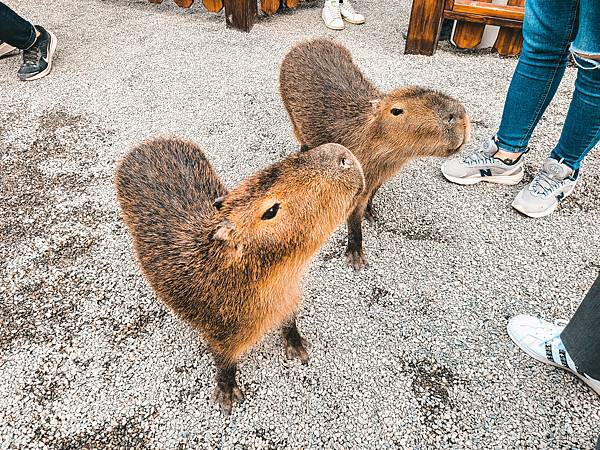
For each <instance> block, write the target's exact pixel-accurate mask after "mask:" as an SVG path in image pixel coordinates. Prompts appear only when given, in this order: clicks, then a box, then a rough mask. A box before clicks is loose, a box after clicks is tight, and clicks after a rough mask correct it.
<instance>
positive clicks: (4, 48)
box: [0, 41, 19, 58]
mask: <svg viewBox="0 0 600 450" xmlns="http://www.w3.org/2000/svg"><path fill="white" fill-rule="evenodd" d="M11 53H12V54H14V55H16V54H17V53H19V52H18V51H17V49H16V48H15V47H13V46H12V45H9V44H7V43H6V42H2V41H0V58H2V57H3V56H6V55H10V54H11Z"/></svg>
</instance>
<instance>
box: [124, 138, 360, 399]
mask: <svg viewBox="0 0 600 450" xmlns="http://www.w3.org/2000/svg"><path fill="white" fill-rule="evenodd" d="M116 188H117V196H118V200H119V203H120V206H121V211H122V215H123V219H124V221H125V223H126V225H127V227H128V228H129V231H130V234H131V237H132V240H133V245H134V248H135V253H136V255H137V257H138V260H139V262H140V266H141V268H142V271H143V272H144V274H145V276H146V278H147V279H148V281H149V283H150V285H151V286H152V287H153V288H154V290H155V291H156V293H157V294H158V296H159V297H160V298H161V299H162V300H163V301H164V302H165V303H166V304H167V305H168V306H169V307H171V308H172V309H173V310H174V311H175V312H176V313H177V314H178V315H179V316H180V317H181V318H183V319H184V320H185V321H187V322H188V323H189V324H191V325H192V326H193V327H194V328H196V329H197V330H198V331H200V332H201V334H202V336H203V337H204V339H205V341H206V343H207V345H208V346H209V348H210V350H211V351H212V353H213V354H214V356H215V359H216V363H217V367H218V372H217V381H218V383H217V399H218V401H219V402H220V403H221V405H222V406H223V408H224V409H225V410H226V411H228V410H230V409H231V404H232V402H233V401H234V400H236V399H237V400H239V399H240V398H241V391H240V390H239V388H238V387H237V385H236V383H235V363H236V361H237V360H238V359H239V357H240V356H241V355H242V354H243V353H244V352H245V351H246V350H248V349H249V348H250V347H251V346H252V345H253V344H254V343H255V342H256V341H258V340H259V339H260V338H261V336H262V335H263V334H264V333H265V332H266V331H268V330H269V329H270V328H272V327H274V326H276V325H279V324H281V323H284V322H286V321H288V325H287V326H286V327H285V328H284V338H285V339H286V343H287V347H286V352H287V354H288V355H289V356H298V357H300V358H301V359H302V360H303V361H306V360H307V358H308V355H307V353H306V350H305V348H304V341H303V339H302V338H301V337H300V335H299V334H298V330H297V329H296V324H295V319H294V315H295V311H296V309H297V307H298V304H299V301H300V297H301V295H300V288H299V285H300V279H301V276H302V274H303V271H304V269H305V266H306V264H307V263H308V261H309V260H310V259H311V258H312V256H313V255H314V254H315V253H316V251H317V250H318V249H319V248H320V247H321V245H322V244H323V243H324V242H325V240H326V239H327V238H328V237H329V235H330V234H331V233H332V232H333V230H334V229H335V228H336V226H337V225H338V224H339V223H340V222H341V221H343V220H344V219H345V218H346V217H347V214H348V212H349V211H350V208H351V207H352V205H353V203H354V199H355V197H356V195H358V194H359V193H360V192H361V191H362V189H363V188H364V178H363V175H362V170H361V167H360V163H359V162H358V160H356V158H355V157H354V155H352V153H351V152H349V151H348V149H346V148H344V147H343V146H341V145H337V144H329V145H324V146H321V147H318V148H316V149H314V150H311V151H310V152H304V153H296V154H293V155H291V156H289V157H288V158H286V159H284V160H282V161H280V162H278V163H275V164H273V165H271V166H269V167H267V168H265V169H263V170H261V171H259V172H257V173H255V174H254V175H252V176H250V177H248V178H247V179H246V180H244V181H243V182H242V183H241V184H240V185H239V186H237V187H236V188H235V189H233V190H232V191H230V192H227V190H226V189H225V187H224V185H223V184H222V183H221V181H220V180H219V178H218V177H217V175H216V174H215V172H214V170H213V168H212V167H211V165H210V163H209V162H208V161H207V159H206V157H205V156H204V154H203V153H202V151H201V150H200V149H199V148H198V147H197V146H196V145H194V144H193V143H191V142H188V141H184V140H181V139H175V138H158V139H153V140H149V141H146V142H144V143H142V144H140V145H138V146H137V147H135V148H134V149H132V150H131V151H130V152H129V153H128V154H127V155H126V156H125V157H124V158H123V160H122V162H121V163H120V165H119V167H118V169H117V173H116Z"/></svg>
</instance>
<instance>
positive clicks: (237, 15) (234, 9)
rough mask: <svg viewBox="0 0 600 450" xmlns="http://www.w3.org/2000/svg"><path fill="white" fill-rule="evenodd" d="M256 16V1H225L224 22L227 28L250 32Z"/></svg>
mask: <svg viewBox="0 0 600 450" xmlns="http://www.w3.org/2000/svg"><path fill="white" fill-rule="evenodd" d="M257 15H258V10H257V6H256V0H225V22H226V23H227V26H229V27H232V28H236V29H238V30H242V31H250V30H251V29H252V26H253V25H254V23H255V22H256V17H257Z"/></svg>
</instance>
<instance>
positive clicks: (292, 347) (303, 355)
mask: <svg viewBox="0 0 600 450" xmlns="http://www.w3.org/2000/svg"><path fill="white" fill-rule="evenodd" d="M282 334H283V339H285V356H286V357H287V358H288V359H293V358H299V359H300V361H302V364H307V363H308V352H307V351H306V346H307V344H308V343H307V342H306V339H304V338H303V337H302V336H300V332H299V331H298V327H297V326H296V317H294V318H292V319H291V320H290V321H289V322H288V323H286V324H285V325H284V326H283V329H282Z"/></svg>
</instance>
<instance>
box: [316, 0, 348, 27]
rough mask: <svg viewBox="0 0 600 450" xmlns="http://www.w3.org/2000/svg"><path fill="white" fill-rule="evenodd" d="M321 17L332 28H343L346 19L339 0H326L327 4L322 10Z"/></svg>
mask: <svg viewBox="0 0 600 450" xmlns="http://www.w3.org/2000/svg"><path fill="white" fill-rule="evenodd" d="M321 17H322V18H323V22H325V26H326V27H327V28H330V29H332V30H343V29H344V21H343V20H342V13H341V12H340V4H339V2H338V1H337V0H325V5H324V6H323V10H322V11H321Z"/></svg>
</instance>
